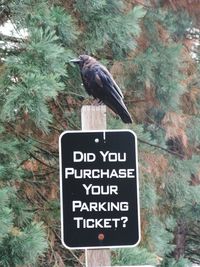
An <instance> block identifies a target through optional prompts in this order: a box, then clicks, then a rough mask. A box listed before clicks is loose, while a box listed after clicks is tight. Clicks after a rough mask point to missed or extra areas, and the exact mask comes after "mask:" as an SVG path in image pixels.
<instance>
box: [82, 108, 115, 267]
mask: <svg viewBox="0 0 200 267" xmlns="http://www.w3.org/2000/svg"><path fill="white" fill-rule="evenodd" d="M81 124H82V130H84V131H87V130H105V129H106V106H102V105H101V106H83V107H82V109H81ZM110 258H111V257H110V249H88V250H86V266H87V267H103V266H107V267H109V266H110V265H111V260H110Z"/></svg>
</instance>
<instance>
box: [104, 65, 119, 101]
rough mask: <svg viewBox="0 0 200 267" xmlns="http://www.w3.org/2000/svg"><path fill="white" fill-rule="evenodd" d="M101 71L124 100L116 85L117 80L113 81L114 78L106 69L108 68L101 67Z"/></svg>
mask: <svg viewBox="0 0 200 267" xmlns="http://www.w3.org/2000/svg"><path fill="white" fill-rule="evenodd" d="M99 70H101V72H102V74H104V75H105V76H106V77H107V79H108V80H109V82H110V84H112V87H114V89H115V90H116V91H117V93H118V94H119V96H120V97H121V98H124V96H123V94H122V91H121V89H120V88H119V86H118V85H117V84H116V82H115V80H114V79H113V77H112V75H111V74H110V72H109V71H108V70H107V69H106V67H104V66H103V65H100V68H99Z"/></svg>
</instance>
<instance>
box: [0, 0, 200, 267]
mask: <svg viewBox="0 0 200 267" xmlns="http://www.w3.org/2000/svg"><path fill="white" fill-rule="evenodd" d="M137 2H139V1H125V0H119V1H114V0H87V1H82V0H76V1H73V0H72V1H48V0H40V1H39V0H34V1H33V0H11V1H7V0H4V1H1V3H0V11H1V17H0V24H1V25H5V23H7V22H9V23H10V24H12V25H13V27H14V29H15V35H11V36H9V35H7V34H3V33H1V34H0V38H1V42H0V53H1V62H0V64H1V65H0V75H1V76H0V114H1V115H0V116H1V117H0V118H1V119H0V266H8V267H14V266H22V265H24V266H30V265H31V266H34V265H36V266H64V265H66V266H84V253H83V252H82V251H75V252H71V251H70V250H66V249H65V248H63V247H62V246H61V241H60V222H59V218H60V215H59V194H58V192H59V183H58V136H59V134H60V133H61V132H62V131H63V130H66V129H73V130H77V129H80V108H81V105H82V104H84V101H88V99H87V98H88V97H87V95H86V93H85V91H84V89H83V87H82V85H81V80H80V76H79V72H78V70H77V69H76V68H75V67H74V66H73V65H71V64H70V63H69V60H70V59H71V58H72V57H73V56H74V55H78V54H82V53H89V54H92V55H93V56H95V57H97V58H99V59H101V60H102V62H103V63H104V64H106V65H107V66H108V68H110V69H111V72H112V74H113V76H114V78H115V79H116V80H117V82H118V83H119V85H120V87H121V88H122V90H123V92H124V94H125V100H126V105H127V106H128V108H129V110H130V112H131V114H132V116H133V118H134V123H133V124H132V125H131V126H130V128H131V129H132V130H133V131H135V132H136V134H137V135H138V140H139V169H140V199H141V226H142V229H141V230H142V231H141V232H142V240H141V244H140V245H139V246H138V247H137V248H129V249H119V250H113V253H112V255H113V256H112V261H113V265H114V264H118V265H119V264H122V265H125V264H129V265H133V264H156V263H157V264H160V265H161V266H163V267H171V266H173V267H184V266H185V267H186V266H188V265H189V263H190V262H195V263H199V262H200V260H199V255H198V253H199V252H198V248H199V232H200V231H199V230H200V229H199V220H200V212H199V211H200V196H199V186H200V176H199V145H200V143H199V142H200V130H199V129H200V127H199V124H200V120H199V113H200V85H199V70H200V68H199V47H200V46H198V43H195V42H196V40H197V39H198V38H199V18H198V13H197V11H196V10H197V5H198V3H196V1H195V0H194V1H190V2H191V4H190V5H189V4H188V5H185V4H184V3H183V2H187V1H175V0H173V1H151V0H150V1H143V2H144V4H143V6H142V5H139V4H138V3H137ZM140 2H141V4H142V3H143V2H142V1H140ZM180 2H182V3H180ZM107 123H108V128H111V129H115V128H124V127H125V126H124V125H123V123H122V122H121V121H120V120H119V119H118V118H117V117H115V116H114V115H113V114H112V113H110V112H108V122H107ZM42 222H43V223H42ZM47 248H48V249H47Z"/></svg>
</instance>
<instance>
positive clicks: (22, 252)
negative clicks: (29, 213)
mask: <svg viewBox="0 0 200 267" xmlns="http://www.w3.org/2000/svg"><path fill="white" fill-rule="evenodd" d="M46 248H47V243H46V240H45V234H44V229H43V227H42V225H41V224H38V223H32V224H30V225H29V226H27V227H25V228H24V229H23V230H22V231H20V230H19V229H17V228H15V229H13V230H12V232H11V234H10V235H9V236H8V237H6V238H5V239H4V242H3V243H2V244H1V245H0V265H1V266H5V267H10V266H13V267H14V266H18V265H24V264H34V263H35V262H36V261H37V258H38V256H41V255H42V254H43V252H44V250H45V249H46Z"/></svg>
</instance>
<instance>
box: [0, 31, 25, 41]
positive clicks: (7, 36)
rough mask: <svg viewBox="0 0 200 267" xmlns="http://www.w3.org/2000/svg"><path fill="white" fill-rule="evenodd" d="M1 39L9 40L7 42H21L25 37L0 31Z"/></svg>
mask: <svg viewBox="0 0 200 267" xmlns="http://www.w3.org/2000/svg"><path fill="white" fill-rule="evenodd" d="M0 40H1V41H7V42H13V43H21V42H23V41H24V39H23V38H20V37H14V36H10V35H5V34H3V33H0Z"/></svg>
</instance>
